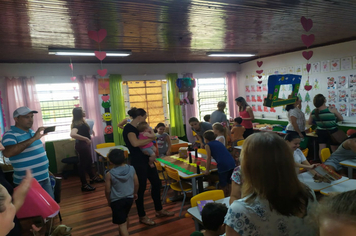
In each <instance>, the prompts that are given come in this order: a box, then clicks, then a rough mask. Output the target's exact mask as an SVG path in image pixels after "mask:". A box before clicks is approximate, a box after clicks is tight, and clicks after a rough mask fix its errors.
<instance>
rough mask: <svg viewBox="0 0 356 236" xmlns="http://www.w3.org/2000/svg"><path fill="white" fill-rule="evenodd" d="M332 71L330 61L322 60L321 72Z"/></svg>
mask: <svg viewBox="0 0 356 236" xmlns="http://www.w3.org/2000/svg"><path fill="white" fill-rule="evenodd" d="M329 71H330V61H329V60H326V61H321V72H324V73H325V72H329Z"/></svg>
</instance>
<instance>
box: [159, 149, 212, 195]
mask: <svg viewBox="0 0 356 236" xmlns="http://www.w3.org/2000/svg"><path fill="white" fill-rule="evenodd" d="M198 157H199V158H202V157H203V155H200V154H198ZM157 160H158V161H159V162H161V165H162V166H163V167H165V166H169V167H170V168H172V169H175V170H177V171H178V173H179V176H180V177H181V178H182V179H189V180H191V182H192V192H193V196H195V195H196V194H197V193H198V191H197V184H196V182H197V178H198V177H203V176H204V173H203V171H204V169H205V168H206V162H205V161H203V160H199V159H196V158H194V155H192V163H189V157H188V158H187V159H181V158H179V157H178V155H173V156H166V157H163V158H157ZM197 161H200V162H201V168H200V169H201V170H200V174H197V167H196V163H197ZM172 165H173V166H172ZM202 168H203V170H202ZM217 170H218V168H217V165H216V164H215V165H214V164H213V163H212V164H211V165H210V170H209V171H210V172H213V171H217Z"/></svg>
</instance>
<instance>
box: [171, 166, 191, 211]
mask: <svg viewBox="0 0 356 236" xmlns="http://www.w3.org/2000/svg"><path fill="white" fill-rule="evenodd" d="M165 169H166V172H167V174H168V177H169V178H171V179H173V180H175V181H176V182H171V184H170V185H169V186H170V187H171V189H173V190H174V191H177V192H182V193H183V202H182V206H181V208H180V212H179V217H180V216H181V214H182V210H183V206H184V203H185V199H186V197H187V194H186V192H188V191H191V190H192V186H191V185H190V184H187V183H185V182H182V181H181V180H180V177H179V174H178V171H177V170H174V169H172V168H169V167H166V168H165Z"/></svg>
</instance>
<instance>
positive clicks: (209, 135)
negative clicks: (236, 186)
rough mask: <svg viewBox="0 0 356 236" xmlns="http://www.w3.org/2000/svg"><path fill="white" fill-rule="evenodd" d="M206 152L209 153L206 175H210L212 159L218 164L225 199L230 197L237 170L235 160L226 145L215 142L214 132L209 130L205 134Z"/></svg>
mask: <svg viewBox="0 0 356 236" xmlns="http://www.w3.org/2000/svg"><path fill="white" fill-rule="evenodd" d="M203 136H204V141H205V143H206V144H205V150H206V153H207V159H206V171H205V175H209V173H210V172H209V169H210V164H211V158H212V157H213V158H214V159H215V161H216V163H217V164H218V165H217V167H218V175H219V185H220V187H221V189H222V190H224V193H225V197H228V196H230V188H231V175H232V172H233V170H234V168H235V160H234V159H233V158H232V156H231V154H230V152H229V151H228V150H227V149H226V147H225V146H224V144H222V143H221V142H219V141H217V140H215V138H216V137H215V134H214V131H212V130H208V131H206V132H205V133H204V135H203Z"/></svg>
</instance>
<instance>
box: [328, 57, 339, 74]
mask: <svg viewBox="0 0 356 236" xmlns="http://www.w3.org/2000/svg"><path fill="white" fill-rule="evenodd" d="M339 70H340V59H333V60H331V69H330V71H339Z"/></svg>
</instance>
